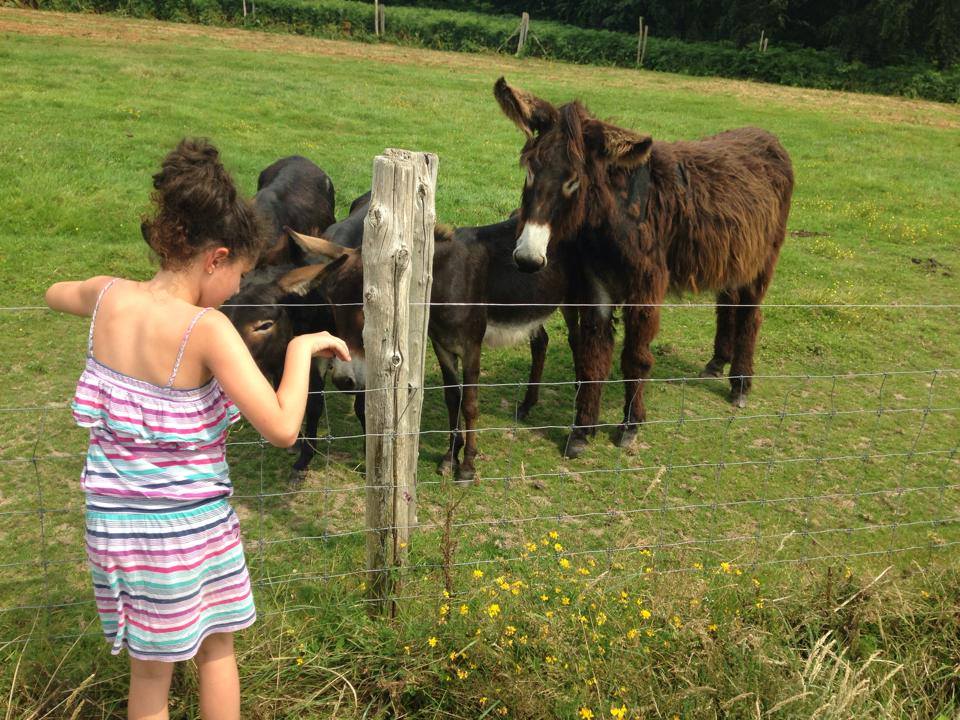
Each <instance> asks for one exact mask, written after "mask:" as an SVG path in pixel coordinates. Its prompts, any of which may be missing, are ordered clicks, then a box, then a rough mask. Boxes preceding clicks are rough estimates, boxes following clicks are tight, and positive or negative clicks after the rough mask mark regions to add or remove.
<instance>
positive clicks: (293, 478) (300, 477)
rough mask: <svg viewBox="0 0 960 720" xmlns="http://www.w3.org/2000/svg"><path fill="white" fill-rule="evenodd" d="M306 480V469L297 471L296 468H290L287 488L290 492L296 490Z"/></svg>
mask: <svg viewBox="0 0 960 720" xmlns="http://www.w3.org/2000/svg"><path fill="white" fill-rule="evenodd" d="M306 479H307V469H306V468H304V469H303V470H297V469H296V468H292V469H291V470H290V475H289V476H288V477H287V486H288V487H289V488H290V489H291V490H296V489H297V488H299V487H302V486H303V483H304V482H306Z"/></svg>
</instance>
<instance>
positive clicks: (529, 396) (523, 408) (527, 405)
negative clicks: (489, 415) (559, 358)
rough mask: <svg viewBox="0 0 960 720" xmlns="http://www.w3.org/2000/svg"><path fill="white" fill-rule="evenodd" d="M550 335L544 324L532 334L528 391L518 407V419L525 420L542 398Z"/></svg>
mask: <svg viewBox="0 0 960 720" xmlns="http://www.w3.org/2000/svg"><path fill="white" fill-rule="evenodd" d="M549 342H550V336H549V335H547V331H546V330H545V329H544V327H543V325H541V326H540V327H538V328H537V329H536V332H534V333H533V335H531V336H530V378H529V379H528V380H527V392H526V394H525V395H524V398H523V402H522V403H520V407H519V408H517V420H525V419H526V417H527V415H529V414H530V409H531V408H532V407H533V406H534V405H536V404H537V401H538V400H539V399H540V380H541V379H542V378H543V365H544V363H545V362H546V359H547V345H548V344H549Z"/></svg>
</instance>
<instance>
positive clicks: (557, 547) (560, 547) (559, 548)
mask: <svg viewBox="0 0 960 720" xmlns="http://www.w3.org/2000/svg"><path fill="white" fill-rule="evenodd" d="M553 549H554V550H556V551H557V552H563V545H561V544H560V543H554V544H553Z"/></svg>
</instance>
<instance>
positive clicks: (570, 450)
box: [563, 432, 587, 460]
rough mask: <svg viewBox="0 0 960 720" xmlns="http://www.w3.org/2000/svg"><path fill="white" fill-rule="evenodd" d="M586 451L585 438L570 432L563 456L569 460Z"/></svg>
mask: <svg viewBox="0 0 960 720" xmlns="http://www.w3.org/2000/svg"><path fill="white" fill-rule="evenodd" d="M586 449H587V438H586V437H584V436H583V435H581V434H580V433H575V432H572V433H570V435H568V436H567V444H566V447H564V449H563V456H564V457H565V458H570V459H571V460H573V459H575V458H578V457H580V456H581V455H583V451H584V450H586Z"/></svg>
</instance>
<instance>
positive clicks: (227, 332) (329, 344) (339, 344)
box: [201, 312, 350, 447]
mask: <svg viewBox="0 0 960 720" xmlns="http://www.w3.org/2000/svg"><path fill="white" fill-rule="evenodd" d="M202 323H203V324H204V325H205V332H204V333H203V338H204V340H203V347H202V348H201V352H202V353H203V358H204V364H205V365H206V366H207V367H208V368H209V369H210V371H211V372H212V373H213V376H214V377H215V378H216V379H217V382H219V383H220V386H221V387H222V388H223V390H224V392H226V393H227V396H228V397H229V398H230V399H231V400H232V401H233V402H234V404H235V405H236V406H237V408H238V409H239V410H240V412H241V413H242V414H243V416H244V417H245V418H246V419H247V420H249V421H250V423H251V424H252V425H253V426H254V427H255V428H256V429H257V430H258V431H259V432H260V434H261V435H263V437H264V438H266V439H267V441H268V442H269V443H270V444H271V445H276V446H278V447H289V446H291V445H293V444H294V443H295V442H296V441H297V435H298V434H299V432H300V425H301V423H302V422H303V413H304V410H305V409H306V407H307V391H308V389H309V386H310V362H311V359H312V358H313V356H314V355H320V356H322V357H334V356H336V357H339V358H340V359H341V360H349V359H350V351H349V350H348V349H347V345H346V343H344V342H343V340H341V339H340V338H337V337H334V336H333V335H331V334H330V333H327V332H320V333H312V334H310V335H298V336H297V337H295V338H293V340H291V341H290V343H289V344H288V345H287V357H286V362H285V364H284V368H283V379H282V380H281V381H280V387H279V388H277V390H276V392H274V390H273V386H272V385H270V383H269V382H267V379H266V378H265V377H264V376H263V373H261V372H260V368H258V367H257V364H256V362H254V359H253V357H251V355H250V351H249V350H248V349H247V346H246V345H245V344H244V342H243V339H242V338H241V337H240V333H238V332H237V330H236V328H235V327H234V326H233V324H232V323H231V322H230V320H228V319H227V316H226V315H224V314H223V313H220V312H210V313H207V315H206V316H204V318H203V321H202Z"/></svg>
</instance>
